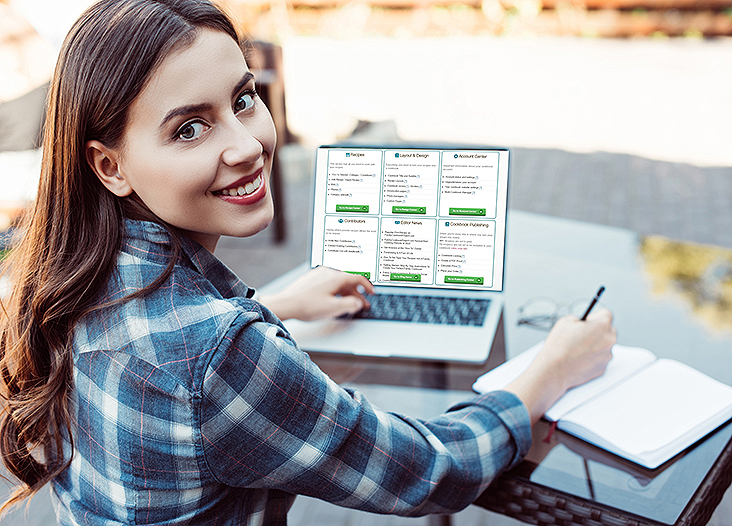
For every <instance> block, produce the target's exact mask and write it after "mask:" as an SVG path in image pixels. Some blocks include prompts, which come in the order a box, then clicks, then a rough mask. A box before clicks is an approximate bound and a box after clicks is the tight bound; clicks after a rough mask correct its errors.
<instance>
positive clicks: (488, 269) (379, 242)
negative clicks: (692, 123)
mask: <svg viewBox="0 0 732 526" xmlns="http://www.w3.org/2000/svg"><path fill="white" fill-rule="evenodd" d="M508 154H509V152H508V150H505V149H444V148H440V149H436V148H435V149H433V148H404V149H400V148H398V147H397V148H366V147H360V146H347V147H343V146H339V147H333V146H323V147H320V148H319V149H318V151H317V156H316V163H315V164H316V168H315V195H314V207H313V214H314V215H313V218H312V221H313V230H312V251H311V263H312V265H313V266H316V265H324V266H328V267H332V268H335V269H338V270H343V271H346V272H350V273H354V274H361V275H363V276H365V277H366V278H368V279H369V280H370V281H371V282H372V283H374V284H376V285H394V286H403V287H431V288H451V289H471V290H491V291H500V290H503V262H504V248H505V239H506V208H507V191H508Z"/></svg>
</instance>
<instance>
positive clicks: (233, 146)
mask: <svg viewBox="0 0 732 526" xmlns="http://www.w3.org/2000/svg"><path fill="white" fill-rule="evenodd" d="M225 133H226V146H225V148H224V151H223V153H222V156H221V158H222V161H223V162H224V164H226V165H227V166H236V165H239V164H252V163H255V162H256V161H257V160H258V159H259V158H260V157H261V156H262V152H263V151H264V147H263V146H262V143H261V142H260V141H259V139H258V138H257V133H256V127H255V126H251V125H249V126H248V125H247V123H245V122H242V121H241V120H239V119H238V118H237V117H236V116H232V118H231V119H229V120H228V121H227V122H226V125H225Z"/></svg>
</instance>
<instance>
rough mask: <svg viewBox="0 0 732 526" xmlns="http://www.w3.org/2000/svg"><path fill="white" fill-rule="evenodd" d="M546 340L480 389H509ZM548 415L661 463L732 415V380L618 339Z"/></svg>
mask: <svg viewBox="0 0 732 526" xmlns="http://www.w3.org/2000/svg"><path fill="white" fill-rule="evenodd" d="M542 346H543V343H540V344H538V345H536V346H534V347H532V348H531V349H529V350H527V351H525V352H524V353H522V354H520V355H519V356H517V357H515V358H513V359H511V360H509V361H508V362H506V363H504V364H503V365H501V366H499V367H497V368H495V369H493V370H492V371H490V372H488V373H486V374H484V375H483V376H481V377H480V378H478V380H477V381H476V382H475V384H474V385H473V388H474V389H475V390H476V391H477V392H479V393H485V392H489V391H494V390H498V389H503V388H504V387H506V386H507V385H508V384H509V383H511V381H512V380H513V379H514V378H516V377H517V376H519V375H520V374H521V373H522V372H523V371H524V370H526V368H527V367H528V366H529V364H530V363H531V361H532V360H533V359H534V357H535V356H536V355H537V354H538V353H539V351H540V350H541V348H542ZM544 417H545V418H546V419H547V420H549V421H552V422H557V427H558V428H559V429H561V430H563V431H566V432H567V433H570V434H572V435H574V436H576V437H579V438H581V439H583V440H585V441H587V442H590V443H592V444H594V445H596V446H598V447H601V448H603V449H605V450H607V451H609V452H611V453H614V454H616V455H618V456H620V457H623V458H626V459H628V460H630V461H632V462H635V463H636V464H640V465H641V466H644V467H646V468H649V469H655V468H657V467H658V466H660V465H661V464H663V463H664V462H666V461H667V460H670V459H671V458H673V457H674V456H676V455H677V454H679V453H681V452H682V451H683V450H685V449H686V448H687V447H689V446H691V445H692V444H694V443H695V442H697V441H698V440H700V439H701V438H703V437H705V436H706V435H707V434H709V433H711V432H712V431H714V430H715V429H717V428H718V427H719V426H721V425H722V424H724V423H725V422H726V421H728V420H729V419H730V418H732V387H730V386H728V385H725V384H722V383H720V382H718V381H716V380H714V379H712V378H710V377H709V376H707V375H705V374H703V373H701V372H699V371H697V370H695V369H693V368H691V367H689V366H688V365H684V364H682V363H680V362H677V361H674V360H667V359H657V358H656V356H655V355H654V354H653V353H652V352H650V351H648V350H646V349H641V348H637V347H623V346H620V345H616V346H614V347H613V358H612V360H610V363H609V364H608V366H607V369H606V370H605V373H604V374H603V375H602V376H600V377H598V378H596V379H594V380H591V381H590V382H587V383H585V384H583V385H580V386H578V387H575V388H574V389H570V390H569V391H567V393H566V394H565V395H564V396H563V397H562V398H560V399H559V400H558V401H557V402H556V403H555V404H554V405H553V406H552V407H551V408H549V410H548V411H547V412H546V413H545V414H544Z"/></svg>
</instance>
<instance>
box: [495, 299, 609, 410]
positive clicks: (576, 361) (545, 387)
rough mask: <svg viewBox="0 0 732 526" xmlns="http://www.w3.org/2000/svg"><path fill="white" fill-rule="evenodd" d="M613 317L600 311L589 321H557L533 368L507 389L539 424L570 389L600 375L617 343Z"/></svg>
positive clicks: (573, 319) (590, 317)
mask: <svg viewBox="0 0 732 526" xmlns="http://www.w3.org/2000/svg"><path fill="white" fill-rule="evenodd" d="M612 321H613V317H612V314H611V313H610V311H608V310H606V309H600V310H597V311H596V312H595V313H593V314H591V315H590V316H588V317H587V319H586V320H584V321H582V320H578V319H577V318H575V317H574V316H565V317H563V318H561V319H559V320H558V321H557V323H556V324H555V325H554V327H553V328H552V330H551V332H550V333H549V336H548V337H547V339H546V341H545V342H544V347H543V349H542V350H541V352H540V353H539V354H538V355H537V357H536V358H534V361H533V362H532V363H531V365H530V366H529V368H528V369H527V370H526V371H524V373H523V374H522V375H521V376H519V377H518V378H517V379H516V380H514V381H513V382H511V384H510V385H509V386H508V387H507V388H506V390H507V391H511V392H513V393H515V394H516V395H517V396H518V397H519V398H521V400H522V401H523V402H524V404H526V407H527V408H528V410H529V413H530V414H531V421H532V422H535V421H536V420H538V419H539V418H540V417H541V415H543V414H544V413H545V412H546V410H547V409H549V408H550V407H551V406H552V405H553V404H554V402H556V401H557V400H558V399H559V398H560V397H561V396H562V395H563V394H564V393H565V391H567V389H571V388H572V387H575V386H577V385H580V384H583V383H585V382H587V381H588V380H592V379H593V378H596V377H598V376H600V375H601V374H602V373H603V372H604V371H605V367H606V366H607V364H608V362H609V361H610V359H611V358H612V346H613V345H615V342H616V341H617V336H616V331H615V327H613V325H612Z"/></svg>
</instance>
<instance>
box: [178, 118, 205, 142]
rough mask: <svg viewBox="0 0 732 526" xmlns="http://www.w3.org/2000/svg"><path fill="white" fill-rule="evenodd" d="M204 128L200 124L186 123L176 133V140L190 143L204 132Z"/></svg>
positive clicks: (203, 125)
mask: <svg viewBox="0 0 732 526" xmlns="http://www.w3.org/2000/svg"><path fill="white" fill-rule="evenodd" d="M205 129H206V126H205V124H203V123H202V122H187V123H185V124H184V125H183V126H181V127H180V129H179V130H178V131H177V132H176V134H175V137H176V139H183V140H184V141H190V140H192V139H197V138H198V137H200V136H201V134H202V133H203V132H204V131H205Z"/></svg>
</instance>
